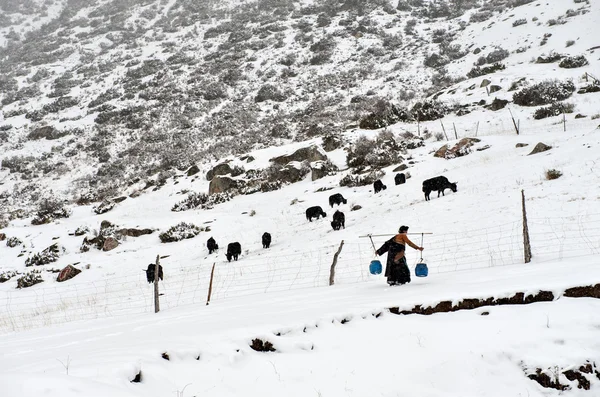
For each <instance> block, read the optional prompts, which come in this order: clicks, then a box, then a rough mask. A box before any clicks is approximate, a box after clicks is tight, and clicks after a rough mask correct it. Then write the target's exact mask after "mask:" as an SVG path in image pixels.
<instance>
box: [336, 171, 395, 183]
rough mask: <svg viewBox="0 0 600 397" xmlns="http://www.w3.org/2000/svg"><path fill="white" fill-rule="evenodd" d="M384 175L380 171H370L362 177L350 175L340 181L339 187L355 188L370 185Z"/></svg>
mask: <svg viewBox="0 0 600 397" xmlns="http://www.w3.org/2000/svg"><path fill="white" fill-rule="evenodd" d="M384 175H385V173H384V172H383V171H381V170H377V171H371V172H369V173H368V174H364V175H351V174H348V175H346V176H345V177H343V178H342V179H341V180H340V186H342V187H357V186H366V185H371V184H372V183H374V182H375V181H376V180H378V179H381V178H382V177H383V176H384Z"/></svg>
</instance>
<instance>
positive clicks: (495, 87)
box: [490, 84, 502, 94]
mask: <svg viewBox="0 0 600 397" xmlns="http://www.w3.org/2000/svg"><path fill="white" fill-rule="evenodd" d="M501 89H502V87H500V86H499V85H495V84H493V85H491V86H490V94H491V93H494V92H498V91H500V90H501Z"/></svg>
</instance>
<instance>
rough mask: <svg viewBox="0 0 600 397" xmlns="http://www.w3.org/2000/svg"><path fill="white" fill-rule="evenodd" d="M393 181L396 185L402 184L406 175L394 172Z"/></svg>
mask: <svg viewBox="0 0 600 397" xmlns="http://www.w3.org/2000/svg"><path fill="white" fill-rule="evenodd" d="M394 182H396V185H402V184H403V183H406V175H404V172H401V173H399V174H396V176H395V177H394Z"/></svg>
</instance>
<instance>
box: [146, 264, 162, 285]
mask: <svg viewBox="0 0 600 397" xmlns="http://www.w3.org/2000/svg"><path fill="white" fill-rule="evenodd" d="M154 269H156V265H155V264H154V263H151V264H149V265H148V268H147V269H146V280H148V282H149V283H153V282H154V276H155V274H154ZM142 270H143V269H142ZM158 278H159V279H161V280H162V279H163V268H162V266H161V265H158Z"/></svg>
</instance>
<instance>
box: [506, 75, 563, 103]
mask: <svg viewBox="0 0 600 397" xmlns="http://www.w3.org/2000/svg"><path fill="white" fill-rule="evenodd" d="M574 91H575V84H573V82H572V81H570V80H566V81H560V80H545V81H542V82H540V83H537V84H534V85H532V86H530V87H526V88H523V89H522V90H521V91H519V92H516V93H515V94H514V95H513V102H514V103H515V104H517V105H521V106H539V105H547V104H550V103H553V102H556V101H562V100H564V99H567V98H568V97H570V96H571V95H572V94H573V92H574Z"/></svg>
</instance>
